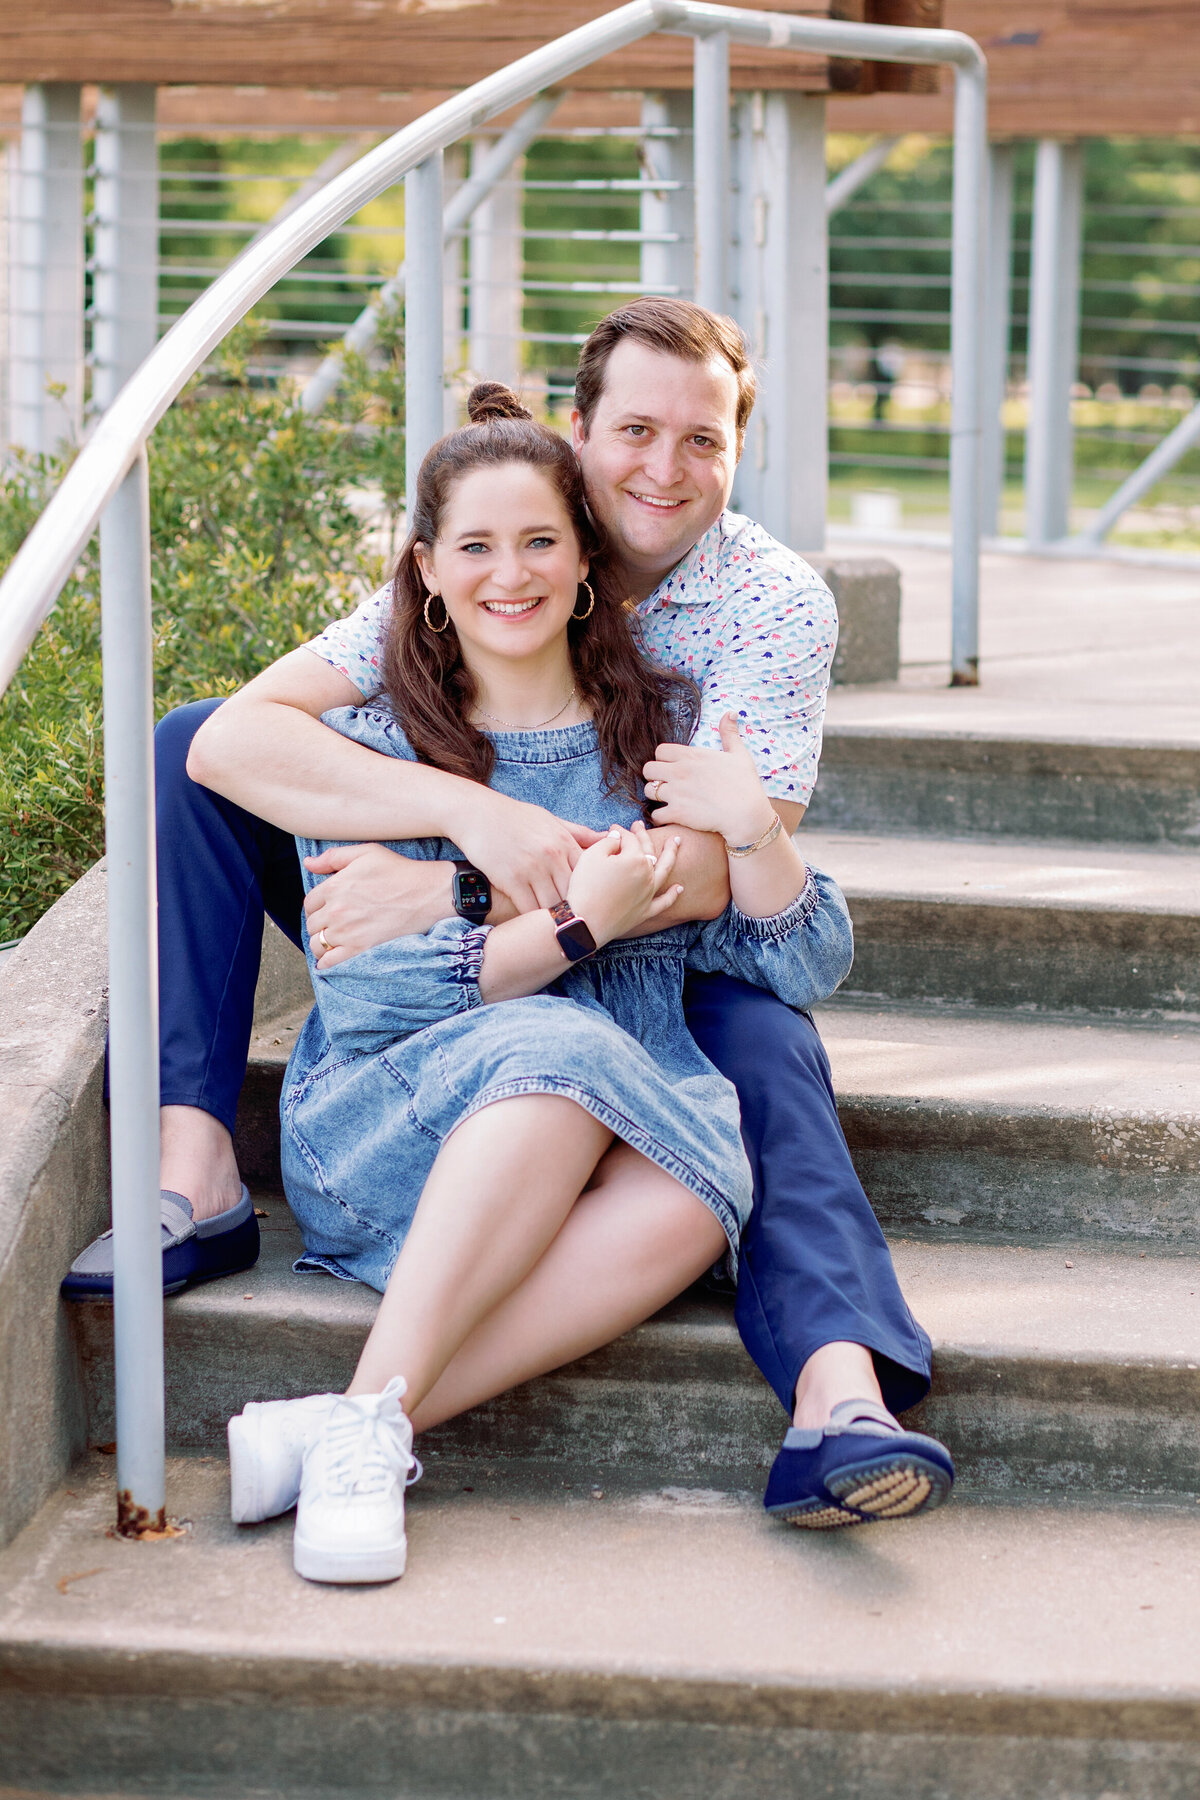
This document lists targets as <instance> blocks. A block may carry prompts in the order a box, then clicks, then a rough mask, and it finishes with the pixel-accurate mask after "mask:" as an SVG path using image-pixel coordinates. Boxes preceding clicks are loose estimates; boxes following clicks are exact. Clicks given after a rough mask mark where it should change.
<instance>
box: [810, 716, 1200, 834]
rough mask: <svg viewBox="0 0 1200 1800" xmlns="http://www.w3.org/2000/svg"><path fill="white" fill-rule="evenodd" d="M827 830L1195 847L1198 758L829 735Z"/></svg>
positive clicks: (824, 783) (822, 792) (824, 760)
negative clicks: (1079, 840) (1056, 839)
mask: <svg viewBox="0 0 1200 1800" xmlns="http://www.w3.org/2000/svg"><path fill="white" fill-rule="evenodd" d="M807 818H808V823H810V824H811V825H814V826H816V827H817V828H818V829H820V830H823V831H830V830H832V831H859V832H868V833H876V832H882V833H885V834H886V833H894V832H900V833H906V834H910V835H911V834H916V833H921V834H922V835H925V834H928V835H929V836H931V837H980V838H982V837H1026V838H1050V839H1054V838H1058V839H1064V838H1065V839H1081V840H1083V841H1088V842H1092V843H1105V842H1108V843H1122V844H1182V845H1190V846H1192V847H1193V848H1196V847H1200V751H1195V750H1187V749H1178V750H1174V749H1144V748H1141V747H1138V746H1122V745H1102V744H1069V743H1064V744H1046V743H1027V742H1022V741H1021V740H1018V739H1013V740H1008V739H1004V738H993V739H974V738H957V737H955V738H949V737H947V738H940V737H924V736H918V735H914V736H911V737H910V736H907V735H904V734H896V735H889V734H886V733H882V732H881V733H873V732H863V733H854V732H849V731H845V730H827V731H826V733H825V740H824V747H823V750H822V754H821V775H820V780H819V782H818V784H817V790H816V793H815V794H814V795H813V800H812V805H811V807H810V809H809V812H808V815H807Z"/></svg>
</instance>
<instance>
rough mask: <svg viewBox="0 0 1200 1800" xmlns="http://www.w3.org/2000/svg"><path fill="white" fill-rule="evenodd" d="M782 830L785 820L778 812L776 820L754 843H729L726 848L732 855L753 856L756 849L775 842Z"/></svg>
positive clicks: (762, 848) (764, 847) (761, 848)
mask: <svg viewBox="0 0 1200 1800" xmlns="http://www.w3.org/2000/svg"><path fill="white" fill-rule="evenodd" d="M782 830H783V820H782V819H781V818H780V816H779V814H778V813H776V814H775V818H774V820H773V821H772V823H771V824H770V825H768V826H767V829H766V830H765V831H764V832H763V834H762V836H761V837H757V838H755V840H754V842H753V843H752V844H730V843H727V844H726V845H725V848H726V850H728V852H729V854H730V856H753V855H754V852H755V851H756V850H765V849H766V847H767V845H768V844H773V843H774V842H775V839H776V838H777V837H778V836H779V834H780V832H781V831H782Z"/></svg>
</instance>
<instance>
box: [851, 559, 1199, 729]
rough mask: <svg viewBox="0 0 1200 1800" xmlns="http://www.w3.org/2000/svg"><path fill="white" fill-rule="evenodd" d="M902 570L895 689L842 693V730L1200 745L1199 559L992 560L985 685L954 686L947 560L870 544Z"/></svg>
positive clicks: (986, 600)
mask: <svg viewBox="0 0 1200 1800" xmlns="http://www.w3.org/2000/svg"><path fill="white" fill-rule="evenodd" d="M837 549H838V552H839V553H842V551H843V549H844V552H845V554H847V555H858V554H861V555H870V554H877V555H880V556H886V557H888V558H889V559H890V560H891V561H892V562H895V563H896V564H897V565H898V566H899V568H900V571H901V593H902V597H903V598H902V606H901V625H900V661H901V671H900V680H899V682H898V683H887V684H885V685H880V686H876V687H870V688H843V689H841V690H835V692H834V693H833V695H832V696H831V699H830V707H829V717H830V720H831V721H832V722H836V723H838V724H872V725H907V726H912V727H914V728H925V729H943V730H954V729H962V728H963V727H966V728H968V729H971V730H978V731H988V732H991V731H1001V732H1004V733H1005V734H1007V733H1010V732H1011V733H1012V734H1013V735H1025V734H1026V733H1032V734H1033V735H1035V736H1038V737H1063V738H1079V737H1102V738H1109V739H1114V738H1115V739H1122V740H1125V741H1130V740H1133V741H1135V742H1138V743H1163V742H1175V743H1187V744H1196V743H1200V559H1197V569H1196V573H1195V574H1192V573H1191V572H1190V571H1187V570H1176V569H1155V568H1141V567H1136V566H1134V567H1131V566H1129V565H1127V564H1118V563H1104V562H1098V561H1094V560H1086V561H1084V560H1081V561H1078V562H1068V561H1064V560H1062V559H1059V558H1055V559H1054V560H1049V559H1046V560H1042V559H1039V558H1036V557H1025V556H1006V555H995V554H993V555H986V556H985V557H984V559H983V571H982V598H981V606H980V670H981V680H980V686H979V687H978V688H977V689H974V690H973V689H969V688H967V689H964V688H956V689H955V688H949V687H948V686H947V685H946V684H947V682H948V680H949V670H950V664H949V656H950V555H949V552H948V551H946V550H933V549H925V548H916V547H913V548H909V547H908V546H905V547H903V548H898V547H897V546H896V545H895V544H889V545H887V546H886V547H885V546H880V547H879V548H878V550H877V551H873V550H872V549H871V547H870V546H869V545H866V544H862V543H856V544H855V545H854V548H853V550H851V549H850V547H849V546H844V547H843V546H842V545H841V544H839V545H838V546H837Z"/></svg>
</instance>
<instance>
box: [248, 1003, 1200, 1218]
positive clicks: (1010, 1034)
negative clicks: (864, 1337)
mask: <svg viewBox="0 0 1200 1800" xmlns="http://www.w3.org/2000/svg"><path fill="white" fill-rule="evenodd" d="M304 1016H305V1014H304V1012H301V1011H297V1012H295V1013H292V1014H290V1015H289V1016H287V1017H285V1018H283V1019H278V1020H276V1021H274V1023H273V1024H271V1025H270V1026H268V1027H267V1028H266V1029H265V1030H264V1031H263V1032H262V1033H261V1034H260V1035H259V1036H258V1037H256V1038H255V1039H254V1041H253V1043H252V1045H251V1062H250V1071H249V1074H248V1076H247V1079H246V1085H245V1087H244V1088H243V1090H242V1097H241V1102H240V1105H239V1110H238V1154H239V1157H240V1158H241V1159H242V1161H243V1166H244V1167H246V1168H249V1169H252V1171H253V1178H254V1179H256V1180H258V1181H260V1182H263V1183H266V1184H269V1185H277V1184H278V1181H279V1085H280V1081H281V1078H282V1074H283V1068H284V1064H285V1063H286V1061H287V1058H288V1056H289V1054H290V1052H291V1047H292V1044H293V1043H294V1042H295V1036H296V1032H297V1031H298V1029H299V1027H300V1024H301V1023H302V1021H303V1019H304ZM815 1017H816V1019H817V1022H818V1025H819V1027H820V1031H821V1034H822V1037H823V1038H824V1040H825V1044H826V1048H827V1049H828V1051H829V1055H830V1060H831V1062H832V1065H833V1076H834V1087H835V1089H836V1092H837V1096H838V1107H839V1111H840V1113H841V1118H842V1124H843V1126H844V1128H845V1131H846V1135H847V1138H848V1139H849V1143H850V1148H851V1151H852V1152H853V1155H854V1159H855V1164H856V1166H857V1168H858V1171H859V1174H860V1176H861V1177H862V1179H863V1182H864V1184H865V1186H866V1188H867V1192H868V1193H869V1194H870V1196H871V1199H872V1201H873V1203H874V1205H875V1209H876V1211H877V1212H878V1214H879V1216H880V1218H881V1219H882V1220H883V1221H884V1223H885V1224H886V1225H888V1226H889V1227H891V1228H895V1229H897V1230H900V1231H904V1230H908V1229H911V1228H913V1227H917V1228H921V1229H924V1228H926V1227H929V1226H936V1227H950V1228H952V1229H964V1230H966V1231H973V1232H978V1231H985V1232H989V1233H992V1234H997V1233H1004V1232H1011V1233H1014V1234H1016V1235H1018V1236H1020V1237H1029V1236H1033V1237H1043V1238H1045V1237H1088V1236H1092V1235H1095V1236H1098V1237H1109V1236H1117V1237H1135V1238H1140V1239H1145V1240H1147V1241H1149V1240H1152V1239H1160V1240H1170V1241H1177V1242H1180V1243H1200V1033H1197V1032H1196V1031H1195V1030H1194V1029H1191V1028H1189V1027H1186V1026H1183V1027H1180V1028H1179V1030H1178V1032H1172V1031H1168V1030H1165V1029H1158V1028H1154V1027H1150V1026H1142V1027H1139V1026H1136V1025H1118V1024H1115V1023H1098V1024H1096V1025H1084V1024H1074V1023H1064V1022H1062V1021H1060V1020H1057V1019H1045V1018H1038V1017H1037V1016H1036V1015H1035V1014H1028V1015H1027V1014H1023V1013H1015V1014H1013V1013H1010V1014H1003V1013H999V1012H996V1013H993V1014H986V1013H984V1014H978V1013H973V1012H972V1011H970V1010H968V1009H962V1010H957V1011H956V1010H955V1009H953V1008H950V1007H946V1008H941V1009H938V1008H920V1009H918V1008H907V1009H905V1008H900V1007H894V1008H893V1007H888V1008H879V1007H875V1006H868V1005H865V1004H862V1003H859V1002H858V1001H855V1000H847V1001H845V1002H844V1003H842V1002H839V1001H837V1000H836V999H835V1001H834V1002H832V1003H830V1004H829V1005H826V1006H822V1007H819V1008H817V1009H816V1013H815ZM801 1153H802V1151H801V1148H800V1147H799V1146H798V1148H797V1154H801Z"/></svg>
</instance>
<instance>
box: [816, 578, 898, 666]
mask: <svg viewBox="0 0 1200 1800" xmlns="http://www.w3.org/2000/svg"><path fill="white" fill-rule="evenodd" d="M805 561H806V562H808V563H810V564H811V565H812V567H813V568H814V569H815V570H816V571H817V573H818V575H820V576H821V578H822V580H823V581H825V582H826V583H827V584H828V586H829V589H830V592H831V593H832V594H833V597H834V599H835V600H836V601H837V610H838V645H837V653H836V655H835V656H834V659H833V671H832V676H831V679H832V681H833V682H834V684H835V685H837V686H849V685H852V684H855V683H859V682H873V681H895V679H896V677H897V675H898V674H899V672H900V571H899V569H897V567H896V565H895V563H894V562H889V561H888V559H887V558H886V557H883V556H852V555H842V556H823V555H814V556H808V557H806V558H805Z"/></svg>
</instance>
